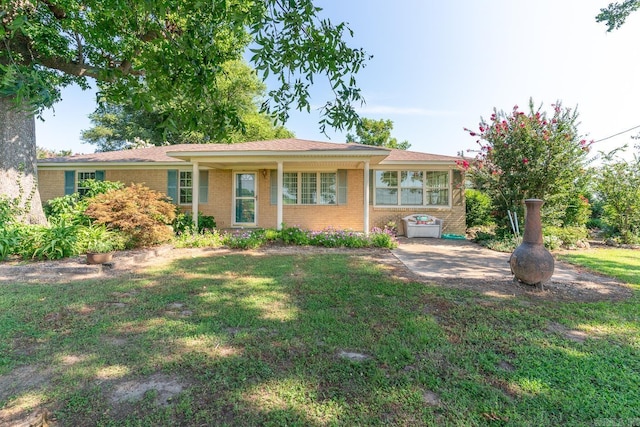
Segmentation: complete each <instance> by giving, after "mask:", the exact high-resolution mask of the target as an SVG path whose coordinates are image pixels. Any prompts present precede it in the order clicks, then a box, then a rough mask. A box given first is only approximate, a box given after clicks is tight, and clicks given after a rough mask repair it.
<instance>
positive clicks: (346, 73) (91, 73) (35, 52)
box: [0, 0, 367, 139]
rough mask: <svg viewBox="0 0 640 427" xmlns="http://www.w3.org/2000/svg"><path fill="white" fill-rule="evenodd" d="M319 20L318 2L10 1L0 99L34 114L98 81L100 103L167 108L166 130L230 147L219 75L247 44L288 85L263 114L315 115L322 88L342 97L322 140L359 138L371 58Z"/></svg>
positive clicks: (0, 59)
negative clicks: (341, 132) (335, 134)
mask: <svg viewBox="0 0 640 427" xmlns="http://www.w3.org/2000/svg"><path fill="white" fill-rule="evenodd" d="M36 5H37V6H38V7H37V8H36ZM320 11H321V9H320V8H317V7H315V6H314V5H313V3H312V2H311V1H310V0H301V1H286V2H280V1H276V0H266V1H259V2H254V1H251V0H233V1H225V2H219V1H213V2H178V1H169V2H161V1H145V2H133V3H130V2H129V3H123V2H121V1H117V0H104V1H100V2H95V3H92V4H91V6H90V7H88V6H87V5H86V4H84V3H82V2H55V3H52V4H49V3H47V4H40V3H37V2H22V1H5V2H3V8H2V24H3V25H2V27H0V28H2V34H1V36H2V38H3V40H4V44H3V49H1V50H0V96H12V97H15V99H16V101H17V102H18V103H19V104H20V105H21V106H22V107H23V108H26V109H28V110H30V111H33V112H38V111H40V110H41V109H42V108H43V107H48V106H51V105H52V104H53V103H54V102H55V101H57V100H58V99H59V97H60V88H61V87H64V86H66V85H69V84H71V83H73V82H75V83H77V84H79V85H80V86H81V87H87V78H94V79H96V81H97V84H98V89H99V91H98V92H99V93H100V101H101V102H104V101H108V102H111V103H114V104H116V105H117V104H121V103H123V102H129V100H130V103H131V105H132V106H133V107H134V108H138V109H145V110H148V111H150V110H152V109H153V107H154V106H166V108H165V109H163V111H162V112H161V113H162V114H163V119H164V121H163V122H162V123H161V125H162V127H165V128H167V129H190V130H192V131H197V130H198V129H199V128H201V127H202V126H210V128H211V129H216V128H217V129H219V130H220V131H219V135H224V134H225V133H227V132H229V131H230V130H231V129H236V130H238V129H242V128H243V124H242V121H241V114H240V111H239V110H240V108H238V106H237V103H236V102H234V100H233V99H229V98H226V97H225V96H224V95H225V92H224V91H222V90H220V87H219V85H220V84H221V83H220V81H221V80H223V78H222V75H223V73H224V70H223V66H224V64H225V63H227V62H228V61H230V60H236V59H239V58H240V57H241V56H242V54H243V52H244V51H245V48H246V47H247V45H248V44H249V43H251V46H252V53H253V57H252V61H253V62H254V63H255V64H256V66H257V68H258V70H260V72H261V73H262V76H263V77H264V78H266V77H267V76H268V75H270V74H271V75H274V76H276V78H277V81H278V82H279V84H280V87H279V88H277V89H274V90H273V91H271V92H270V93H269V96H270V97H271V102H272V103H273V104H271V103H270V102H267V103H266V104H265V108H268V109H271V110H273V111H274V113H275V114H276V115H277V116H278V117H279V119H280V120H281V121H282V122H284V121H285V119H286V117H287V114H288V111H289V109H290V108H292V107H295V108H298V109H310V107H311V104H310V93H309V89H310V84H311V82H312V81H313V80H314V78H316V77H322V78H326V79H327V80H328V83H329V84H330V85H331V87H332V88H333V89H334V91H333V93H334V94H335V98H334V99H332V100H327V102H326V103H325V104H324V105H323V106H322V107H321V117H322V120H321V126H322V128H323V129H324V126H325V125H329V126H334V127H337V128H343V127H345V126H346V127H351V126H353V125H354V124H355V123H356V121H357V114H356V113H355V111H354V109H353V107H352V106H351V104H352V103H354V102H360V101H361V95H360V91H359V89H358V88H357V86H356V84H355V79H354V74H355V73H356V72H357V71H358V70H359V69H360V68H361V67H362V66H363V64H364V62H365V61H366V60H367V55H366V54H365V53H364V52H363V51H362V50H361V49H352V48H350V47H348V46H347V44H346V43H345V42H344V40H343V39H344V38H346V37H348V36H350V35H351V30H350V29H349V28H348V27H347V26H346V24H344V23H340V24H337V25H334V24H332V23H331V22H329V20H326V19H321V17H320V16H319V13H320ZM89 12H90V13H89ZM70 35H71V36H70ZM70 40H72V41H73V42H70ZM71 59H73V60H71ZM211 137H213V135H211ZM216 139H217V138H216Z"/></svg>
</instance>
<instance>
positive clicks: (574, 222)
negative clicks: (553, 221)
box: [562, 193, 591, 227]
mask: <svg viewBox="0 0 640 427" xmlns="http://www.w3.org/2000/svg"><path fill="white" fill-rule="evenodd" d="M568 202H569V204H568V206H567V209H566V210H565V211H564V216H563V217H562V225H564V226H569V227H571V226H573V227H583V226H585V225H586V224H587V221H589V218H591V205H590V204H589V199H587V198H586V197H585V196H584V195H583V194H579V193H576V194H574V195H572V196H570V197H569V198H568Z"/></svg>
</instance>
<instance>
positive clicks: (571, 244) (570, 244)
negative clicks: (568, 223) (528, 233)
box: [542, 226, 589, 249]
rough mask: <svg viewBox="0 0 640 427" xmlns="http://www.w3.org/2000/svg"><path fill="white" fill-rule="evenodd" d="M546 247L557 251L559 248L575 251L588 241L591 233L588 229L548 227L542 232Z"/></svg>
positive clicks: (582, 227)
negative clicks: (574, 249)
mask: <svg viewBox="0 0 640 427" xmlns="http://www.w3.org/2000/svg"><path fill="white" fill-rule="evenodd" d="M542 235H543V238H545V239H547V240H549V242H548V243H547V241H546V240H545V246H547V248H548V249H557V248H559V247H564V248H569V249H573V248H576V247H579V246H581V243H584V242H586V241H587V239H588V237H589V231H588V230H587V228H586V227H584V226H580V227H575V226H574V227H553V226H547V227H544V229H543V230H542Z"/></svg>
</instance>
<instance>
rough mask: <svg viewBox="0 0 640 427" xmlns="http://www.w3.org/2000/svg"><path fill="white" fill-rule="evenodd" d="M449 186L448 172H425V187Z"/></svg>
mask: <svg viewBox="0 0 640 427" xmlns="http://www.w3.org/2000/svg"><path fill="white" fill-rule="evenodd" d="M447 187H449V172H446V171H444V172H427V188H447Z"/></svg>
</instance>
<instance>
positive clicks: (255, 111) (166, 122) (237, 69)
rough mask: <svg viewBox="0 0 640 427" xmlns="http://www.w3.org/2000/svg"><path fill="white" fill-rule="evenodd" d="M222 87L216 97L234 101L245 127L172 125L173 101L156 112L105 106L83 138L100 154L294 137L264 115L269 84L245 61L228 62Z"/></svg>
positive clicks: (128, 105)
mask: <svg viewBox="0 0 640 427" xmlns="http://www.w3.org/2000/svg"><path fill="white" fill-rule="evenodd" d="M216 84H217V92H218V93H217V94H216V97H221V98H224V99H225V102H229V103H232V105H233V108H235V111H237V114H238V117H239V119H240V121H241V125H242V127H241V128H237V127H234V126H230V127H229V129H220V127H219V126H220V124H219V123H213V122H207V121H205V122H204V123H202V122H201V123H200V125H199V127H198V129H196V130H193V129H190V128H186V129H185V128H176V127H172V126H170V121H171V117H172V114H171V110H172V103H173V101H169V103H168V104H167V103H165V104H157V105H153V106H152V108H151V109H138V108H135V107H134V106H133V105H131V103H128V102H124V103H122V104H121V105H114V104H111V103H104V104H102V105H99V106H98V108H97V109H96V110H95V111H94V112H93V113H92V114H90V115H89V118H90V119H91V123H92V125H93V127H91V128H89V129H85V130H83V131H82V136H81V138H82V140H83V142H85V143H90V144H94V145H96V146H97V151H115V150H124V149H130V148H139V147H147V146H153V145H169V144H206V143H212V142H219V143H236V142H244V141H259V140H267V139H278V138H291V137H293V136H294V135H293V133H292V132H290V131H289V130H287V129H286V128H285V127H284V126H282V125H279V124H277V123H274V121H273V118H272V117H271V116H270V115H268V114H267V113H266V112H263V111H260V109H259V106H260V104H261V103H262V101H264V99H265V91H266V85H265V84H264V82H263V81H262V80H260V78H259V77H258V75H257V74H256V72H255V70H254V69H252V68H251V67H250V66H249V65H248V64H247V63H246V62H245V61H243V60H234V61H227V62H225V63H224V64H222V66H221V69H220V73H219V74H218V78H217V81H216ZM207 106H215V102H211V103H209V104H205V105H204V108H205V109H203V111H202V114H203V115H204V116H205V117H206V116H209V115H211V114H212V113H211V112H208V111H206V107H207ZM222 131H224V132H222ZM212 135H213V136H214V137H215V138H216V139H214V138H212Z"/></svg>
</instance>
